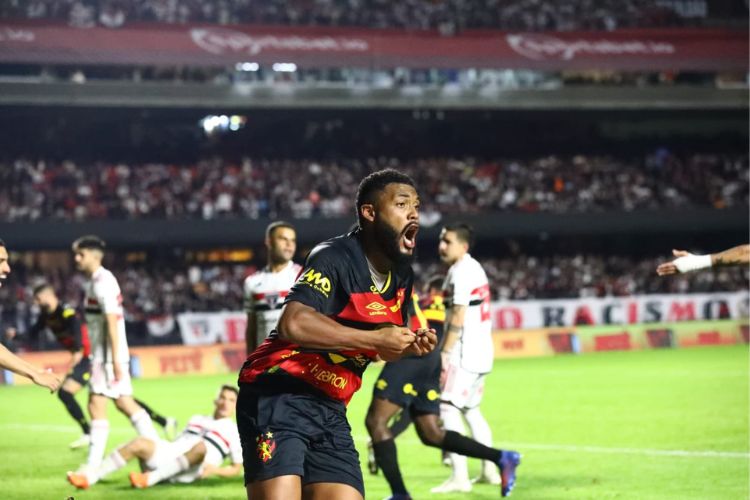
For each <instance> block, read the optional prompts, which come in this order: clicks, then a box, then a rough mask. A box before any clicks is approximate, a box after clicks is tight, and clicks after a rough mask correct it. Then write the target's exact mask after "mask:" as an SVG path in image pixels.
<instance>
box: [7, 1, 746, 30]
mask: <svg viewBox="0 0 750 500" xmlns="http://www.w3.org/2000/svg"><path fill="white" fill-rule="evenodd" d="M708 4H709V2H708V0H557V1H551V0H503V1H502V2H499V1H497V0H440V1H431V0H406V1H403V2H383V1H376V0H312V1H302V0H289V1H288V0H217V1H211V2H207V1H204V0H169V1H165V0H132V1H124V0H86V1H84V0H31V1H28V2H21V1H18V0H14V1H7V2H2V6H0V14H2V17H15V18H18V17H20V18H31V19H57V20H61V21H66V22H68V23H70V24H71V25H73V26H79V27H87V26H91V25H92V24H94V23H96V22H97V21H98V23H99V24H101V25H103V26H107V27H110V28H115V27H119V26H121V25H123V24H125V23H128V22H160V23H188V22H196V23H216V24H222V25H226V24H238V23H255V24H281V25H298V26H311V25H312V26H365V27H371V28H405V29H410V30H426V29H436V30H438V31H439V32H440V33H441V34H443V35H445V36H450V35H452V34H454V33H456V32H457V31H460V30H464V29H472V28H474V29H476V28H480V29H481V28H491V29H504V30H524V31H550V30H554V31H569V30H614V29H618V28H632V27H653V26H686V25H687V26H691V25H696V24H700V23H701V22H709V21H710V22H711V23H713V24H716V22H717V20H722V19H724V20H726V19H728V18H730V17H736V18H737V19H738V21H739V22H745V23H746V21H747V5H746V4H745V3H744V2H742V0H732V1H730V2H723V4H721V5H715V6H712V7H713V8H712V9H711V10H709V5H708ZM741 14H744V16H741ZM742 17H744V19H742Z"/></svg>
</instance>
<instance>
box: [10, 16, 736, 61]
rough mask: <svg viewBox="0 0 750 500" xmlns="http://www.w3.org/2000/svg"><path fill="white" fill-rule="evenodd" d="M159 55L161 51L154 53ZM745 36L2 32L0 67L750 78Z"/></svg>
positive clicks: (141, 29)
mask: <svg viewBox="0 0 750 500" xmlns="http://www.w3.org/2000/svg"><path fill="white" fill-rule="evenodd" d="M156 47H158V49H156ZM747 60H748V46H747V34H746V32H745V31H742V30H717V29H688V28H682V29H679V30H669V29H629V30H615V31H608V32H589V31H571V32H556V33H544V34H543V33H523V32H502V31H489V30H468V31H466V32H462V33H460V34H458V35H456V36H450V37H445V36H441V35H439V34H437V33H434V32H429V31H425V32H419V33H414V32H407V31H403V30H386V29H365V28H354V29H353V28H340V27H313V26H295V27H283V26H258V25H254V26H242V25H234V26H231V27H228V26H206V25H200V24H193V25H190V24H187V25H176V24H171V25H162V26H160V27H159V29H158V30H157V29H153V27H152V25H148V24H145V25H138V24H133V25H127V26H123V27H121V28H118V29H110V28H104V27H91V28H85V29H83V28H75V27H71V26H68V25H66V24H49V23H35V22H4V23H0V61H2V62H6V63H37V64H50V63H52V64H55V63H56V64H136V65H140V64H145V65H152V64H170V65H175V64H180V65H195V66H201V65H203V66H218V65H222V64H224V65H233V64H235V63H241V62H245V61H250V62H256V63H259V64H273V63H276V62H281V61H284V62H290V63H295V64H297V65H303V66H317V67H330V66H356V67H394V66H405V67H419V68H424V67H430V68H451V69H459V68H476V67H484V68H493V67H501V68H503V69H513V68H519V69H539V70H545V71H555V70H573V69H583V70H590V69H592V68H597V69H601V70H604V69H611V70H636V71H641V70H663V69H664V68H672V69H675V70H700V71H728V70H735V71H747V67H748V63H747Z"/></svg>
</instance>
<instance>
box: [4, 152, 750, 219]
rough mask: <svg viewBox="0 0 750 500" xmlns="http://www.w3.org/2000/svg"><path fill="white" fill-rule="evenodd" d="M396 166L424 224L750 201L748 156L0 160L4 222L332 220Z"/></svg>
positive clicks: (348, 210)
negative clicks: (484, 216)
mask: <svg viewBox="0 0 750 500" xmlns="http://www.w3.org/2000/svg"><path fill="white" fill-rule="evenodd" d="M387 166H390V167H397V168H399V169H401V170H403V171H404V172H407V173H409V174H410V175H412V176H413V177H414V178H415V179H416V180H417V183H418V185H420V186H422V188H421V190H422V195H423V198H424V200H425V204H424V212H423V214H422V216H423V219H424V220H426V221H430V220H436V218H439V217H440V214H455V213H462V214H475V213H483V212H496V211H510V212H513V211H516V212H527V213H534V212H548V213H574V212H600V211H607V210H626V211H630V210H636V209H652V210H657V209H679V208H686V207H711V208H717V209H722V208H732V207H742V206H746V205H747V203H748V192H747V189H746V186H747V183H748V157H747V156H746V155H728V154H725V155H720V154H692V155H686V156H681V155H676V154H673V153H670V152H669V151H667V150H665V149H660V150H657V151H655V152H653V153H652V154H649V155H646V156H645V157H641V158H633V159H622V158H613V157H608V156H590V155H577V156H574V157H567V158H565V157H560V156H546V157H542V158H533V159H493V160H480V159H476V158H424V159H418V160H402V161H400V160H397V159H389V158H363V159H340V160H337V161H314V160H309V161H303V160H266V159H249V158H247V159H245V160H243V161H242V162H240V163H234V162H228V161H223V160H221V159H205V160H202V161H199V162H198V163H196V164H194V165H171V164H163V163H151V164H143V165H126V164H112V163H103V162H95V163H82V162H81V163H76V162H72V161H63V162H52V161H36V162H34V161H28V160H24V159H18V160H16V161H12V162H8V163H5V164H2V163H0V212H2V213H3V214H6V216H5V219H6V221H9V222H13V221H34V220H41V219H57V220H69V221H82V220H96V219H165V218H166V219H207V220H209V219H221V218H227V217H242V218H253V219H257V218H259V217H294V218H302V219H304V218H310V217H340V216H346V215H349V214H350V213H351V211H352V207H351V199H352V197H353V194H354V192H355V190H356V185H357V180H358V179H360V178H361V177H362V176H364V175H366V173H368V172H370V171H374V170H376V169H379V168H384V167H387Z"/></svg>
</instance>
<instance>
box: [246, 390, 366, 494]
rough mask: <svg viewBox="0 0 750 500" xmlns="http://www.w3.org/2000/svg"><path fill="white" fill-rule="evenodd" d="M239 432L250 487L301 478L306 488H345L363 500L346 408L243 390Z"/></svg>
mask: <svg viewBox="0 0 750 500" xmlns="http://www.w3.org/2000/svg"><path fill="white" fill-rule="evenodd" d="M237 428H238V429H239V433H240V440H241V442H242V457H243V459H244V466H245V484H246V485H247V484H249V483H252V482H255V481H263V480H266V479H271V478H274V477H279V476H286V475H296V476H300V477H301V478H302V485H303V486H304V485H306V484H311V483H343V484H348V485H349V486H352V487H353V488H356V489H357V490H358V491H359V492H360V493H361V494H362V496H363V497H364V494H365V486H364V482H363V480H362V469H361V468H360V465H359V454H358V453H357V450H356V449H355V448H354V440H353V439H352V430H351V427H349V422H348V421H347V420H346V407H345V406H344V405H343V404H342V403H339V402H337V401H334V400H331V399H327V398H325V397H321V396H316V395H312V394H291V393H281V394H276V393H272V394H267V393H266V394H261V393H259V392H257V391H256V390H254V388H253V386H252V385H248V384H240V395H239V398H238V400H237Z"/></svg>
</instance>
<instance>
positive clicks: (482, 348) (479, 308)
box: [432, 224, 521, 496]
mask: <svg viewBox="0 0 750 500" xmlns="http://www.w3.org/2000/svg"><path fill="white" fill-rule="evenodd" d="M472 240H473V231H472V229H471V227H469V226H468V225H466V224H454V225H448V226H445V227H444V228H443V230H442V231H441V233H440V243H439V246H438V252H439V253H440V259H441V260H442V261H443V262H445V263H446V264H449V265H450V266H451V267H450V269H449V270H448V274H447V276H446V278H445V283H444V285H443V292H444V295H445V301H446V323H445V342H444V344H443V348H442V351H441V356H442V362H443V370H444V373H445V375H444V376H445V381H444V386H443V392H442V395H441V399H442V403H441V406H440V416H441V418H442V420H443V425H444V426H445V428H446V429H447V430H448V431H449V432H450V431H453V432H456V433H459V432H462V431H463V428H464V426H463V419H465V420H466V423H467V424H468V426H469V429H470V430H471V435H472V436H473V437H474V439H476V440H477V441H478V442H480V443H482V444H484V445H486V446H491V445H492V432H491V431H490V426H489V425H488V424H487V420H485V418H484V416H483V415H482V413H481V411H480V410H479V404H480V403H481V401H482V394H483V393H484V378H485V376H486V374H487V373H489V372H490V371H491V370H492V363H493V360H494V356H493V344H492V324H491V321H490V287H489V283H488V281H487V275H486V274H485V272H484V269H482V266H481V265H480V264H479V262H477V261H476V260H475V259H474V258H473V257H472V256H471V255H470V254H469V248H470V247H471V245H472V244H473V241H472ZM449 451H452V450H449ZM461 455H468V456H475V457H476V456H477V455H469V454H467V453H463V454H456V453H450V454H449V455H448V457H449V459H450V461H451V467H452V470H453V473H452V475H451V477H450V478H449V479H448V480H447V481H446V482H445V483H443V484H442V485H440V486H438V487H436V488H433V489H432V492H433V493H447V492H453V491H469V490H471V481H469V475H468V474H469V472H468V465H467V463H466V458H465V456H461ZM493 462H494V464H493ZM520 462H521V455H520V454H519V453H517V452H515V451H508V452H503V453H502V455H501V456H500V457H497V458H496V459H495V460H492V459H491V458H490V457H489V456H487V457H486V458H485V461H483V462H482V474H481V475H480V477H479V478H478V481H480V482H489V483H496V482H498V481H497V472H496V468H495V464H500V469H501V479H502V481H501V483H502V486H501V487H502V495H503V496H507V495H508V494H510V492H511V490H512V489H513V486H514V485H515V471H516V467H518V465H519V464H520Z"/></svg>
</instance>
